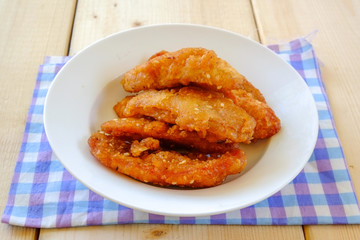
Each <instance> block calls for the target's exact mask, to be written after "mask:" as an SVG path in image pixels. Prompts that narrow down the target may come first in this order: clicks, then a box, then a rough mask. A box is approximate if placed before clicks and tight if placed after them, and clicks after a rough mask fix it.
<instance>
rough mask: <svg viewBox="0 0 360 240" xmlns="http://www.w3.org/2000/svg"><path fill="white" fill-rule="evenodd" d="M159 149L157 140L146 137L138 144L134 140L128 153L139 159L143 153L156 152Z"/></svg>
mask: <svg viewBox="0 0 360 240" xmlns="http://www.w3.org/2000/svg"><path fill="white" fill-rule="evenodd" d="M159 148H160V142H159V140H157V139H154V138H151V137H148V138H144V139H142V140H141V141H140V142H139V141H138V140H134V141H133V142H132V144H131V147H130V153H131V155H133V156H134V157H139V156H140V155H141V154H142V153H143V152H145V151H148V150H152V151H153V150H158V149H159Z"/></svg>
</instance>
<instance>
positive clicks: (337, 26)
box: [253, 0, 360, 239]
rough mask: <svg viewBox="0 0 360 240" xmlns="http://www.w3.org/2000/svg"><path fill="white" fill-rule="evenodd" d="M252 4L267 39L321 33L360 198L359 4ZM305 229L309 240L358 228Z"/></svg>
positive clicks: (331, 93)
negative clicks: (314, 32)
mask: <svg viewBox="0 0 360 240" xmlns="http://www.w3.org/2000/svg"><path fill="white" fill-rule="evenodd" d="M253 7H254V14H255V17H256V22H257V24H258V28H259V32H260V38H261V40H262V41H263V42H264V43H269V42H272V41H274V39H276V40H277V41H279V40H280V39H283V40H284V39H285V40H289V39H290V38H294V37H299V36H306V35H307V34H309V33H311V32H313V31H315V30H317V31H318V33H317V34H316V36H315V38H314V39H313V42H312V43H313V45H314V48H315V50H316V53H317V56H318V58H319V59H320V62H321V63H322V65H323V67H322V69H321V70H322V76H323V80H324V82H325V87H326V90H327V93H328V98H329V101H330V105H331V108H332V112H333V115H334V119H335V124H336V128H337V131H338V135H339V138H340V141H341V144H342V146H343V149H344V153H345V157H346V161H347V163H348V166H349V171H350V174H351V177H352V180H353V184H354V188H355V192H356V194H357V197H358V199H359V198H360V175H359V174H358V172H359V169H360V160H359V155H360V148H359V146H360V138H359V135H360V125H359V124H358V123H359V122H360V94H359V91H360V81H359V77H358V72H359V69H360V62H359V61H358V56H360V48H359V42H360V2H359V1H326V0H317V1H311V0H306V1H296V0H291V1H280V0H271V1H260V0H253ZM305 233H306V236H307V238H308V239H356V238H354V237H355V236H356V235H357V236H360V226H359V225H357V226H336V227H333V226H306V227H305ZM325 236H326V237H325ZM340 237H341V238H340Z"/></svg>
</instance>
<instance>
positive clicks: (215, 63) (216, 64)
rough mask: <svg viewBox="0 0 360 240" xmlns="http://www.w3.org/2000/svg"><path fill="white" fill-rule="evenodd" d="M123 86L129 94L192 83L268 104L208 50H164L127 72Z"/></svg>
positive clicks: (252, 87)
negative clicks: (246, 95) (238, 91)
mask: <svg viewBox="0 0 360 240" xmlns="http://www.w3.org/2000/svg"><path fill="white" fill-rule="evenodd" d="M121 83H122V85H123V87H124V89H125V90H126V91H128V92H139V91H141V90H146V89H164V88H173V87H179V86H187V85H189V84H195V85H197V86H200V87H202V88H207V89H211V90H216V91H221V92H226V91H229V90H233V89H242V90H245V91H246V92H248V93H249V94H250V95H251V96H252V97H254V98H255V99H257V100H259V101H262V102H265V99H264V97H263V95H262V94H261V92H260V91H259V90H258V89H257V88H255V87H254V86H253V85H252V84H251V83H250V82H249V81H248V80H247V79H246V78H245V77H244V76H243V75H241V74H240V73H239V72H237V71H236V69H234V68H233V67H232V66H231V65H230V64H229V63H227V62H226V61H225V60H223V59H221V58H219V57H218V56H217V55H216V53H215V52H214V51H212V50H207V49H205V48H183V49H180V50H178V51H175V52H166V51H161V52H160V53H158V54H154V55H153V56H152V57H151V58H150V59H149V60H148V61H147V62H145V63H143V64H141V65H138V66H136V67H135V68H133V69H131V70H130V71H128V72H127V73H125V74H124V77H123V79H122V80H121Z"/></svg>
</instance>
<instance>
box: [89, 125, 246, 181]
mask: <svg viewBox="0 0 360 240" xmlns="http://www.w3.org/2000/svg"><path fill="white" fill-rule="evenodd" d="M135 141H136V140H135ZM146 141H148V142H147V143H142V144H141V142H139V141H136V142H135V143H134V142H129V141H125V140H123V139H122V138H120V137H115V136H112V135H109V134H106V133H101V132H97V133H94V134H93V135H92V136H91V137H90V138H89V140H88V143H89V146H90V152H91V153H92V155H93V156H94V157H95V158H96V159H97V160H98V161H100V162H101V163H102V164H103V165H105V166H106V167H109V168H111V169H114V170H116V171H117V172H120V173H123V174H125V175H128V176H130V177H132V178H135V179H137V180H140V181H142V182H147V183H152V184H155V185H159V186H179V187H191V188H203V187H212V186H216V185H219V184H221V183H222V182H223V181H224V180H225V178H226V177H227V176H228V175H232V174H237V173H240V172H241V171H242V170H243V169H244V168H245V166H246V161H247V160H246V156H245V154H244V153H243V152H242V151H241V150H239V149H234V150H231V151H229V152H226V153H224V154H214V155H209V154H206V155H205V154H203V153H196V152H193V153H188V154H180V153H178V152H175V151H163V150H161V148H158V147H157V145H156V140H154V139H151V138H150V139H149V140H146ZM134 144H135V145H137V146H132V145H134ZM138 145H141V146H145V148H146V150H144V148H138ZM136 148H138V149H140V150H139V151H138V150H136V151H135V153H136V154H135V155H138V154H139V155H138V156H134V155H132V152H131V151H130V149H133V150H134V149H136Z"/></svg>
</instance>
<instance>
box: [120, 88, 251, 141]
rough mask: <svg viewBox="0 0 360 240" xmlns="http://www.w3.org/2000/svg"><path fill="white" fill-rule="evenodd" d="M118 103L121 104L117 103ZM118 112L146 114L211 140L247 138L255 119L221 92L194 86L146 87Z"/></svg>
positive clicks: (127, 114) (126, 114) (124, 114)
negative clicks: (147, 88)
mask: <svg viewBox="0 0 360 240" xmlns="http://www.w3.org/2000/svg"><path fill="white" fill-rule="evenodd" d="M120 105H121V104H120ZM121 109H123V112H122V113H119V115H121V116H126V117H139V116H144V115H145V116H148V117H152V118H154V119H156V120H159V121H164V122H167V123H170V124H176V125H178V126H179V127H180V128H181V129H184V130H187V131H196V132H198V134H199V136H200V137H202V138H206V139H207V140H208V141H210V142H217V141H226V140H228V141H232V142H246V143H248V142H250V141H251V139H252V138H253V137H252V136H253V133H254V128H255V125H256V122H255V120H254V119H253V118H252V117H251V116H250V115H249V114H248V113H247V112H246V111H245V110H244V109H242V108H241V107H239V106H236V105H235V104H234V103H233V101H232V100H230V99H228V98H224V97H223V95H222V94H221V93H218V92H214V91H209V90H203V89H200V88H197V87H183V88H180V89H171V90H167V89H165V90H159V91H157V90H152V89H150V90H146V91H143V92H140V93H139V94H138V95H136V96H134V97H132V98H131V99H130V100H128V101H127V103H126V106H125V107H121Z"/></svg>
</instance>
